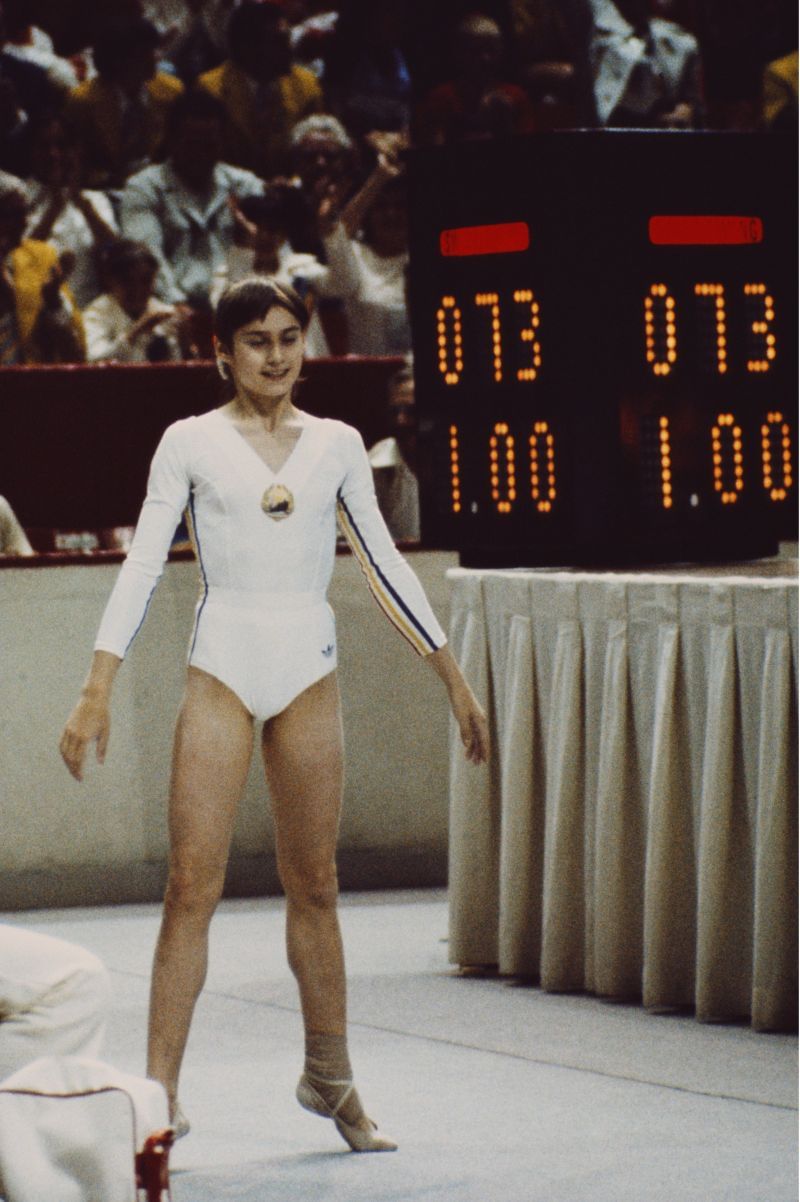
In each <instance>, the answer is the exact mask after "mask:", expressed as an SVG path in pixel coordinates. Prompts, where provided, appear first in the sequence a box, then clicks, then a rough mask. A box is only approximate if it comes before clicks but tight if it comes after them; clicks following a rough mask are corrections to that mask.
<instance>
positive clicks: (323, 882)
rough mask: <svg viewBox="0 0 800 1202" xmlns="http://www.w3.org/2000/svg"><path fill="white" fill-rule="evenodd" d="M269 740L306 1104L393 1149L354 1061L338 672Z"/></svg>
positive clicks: (362, 1141) (276, 726) (306, 695)
mask: <svg viewBox="0 0 800 1202" xmlns="http://www.w3.org/2000/svg"><path fill="white" fill-rule="evenodd" d="M262 742H263V750H264V766H265V771H266V775H267V780H268V783H269V787H270V793H271V796H272V804H273V809H274V814H275V837H276V850H277V857H278V871H279V873H280V878H281V883H282V885H283V888H284V891H285V893H286V943H287V951H288V956H289V964H290V966H291V969H292V972H293V973H294V975H295V977H296V978H297V983H298V986H299V989H300V1005H301V1009H302V1013H303V1023H304V1027H305V1034H306V1072H305V1074H304V1076H303V1079H302V1080H301V1086H300V1089H301V1090H303V1089H304V1088H305V1094H304V1097H303V1098H301V1101H302V1104H303V1105H304V1106H306V1107H307V1108H308V1109H313V1110H316V1111H317V1112H318V1113H320V1114H326V1115H328V1116H329V1117H334V1113H335V1116H336V1122H337V1127H338V1128H339V1131H340V1132H341V1133H342V1135H343V1136H344V1138H345V1139H347V1141H348V1143H350V1145H351V1147H355V1146H357V1145H363V1146H361V1147H360V1149H359V1150H363V1151H367V1150H369V1151H388V1150H390V1149H392V1148H394V1147H395V1146H396V1145H395V1144H393V1143H392V1142H391V1141H390V1140H386V1139H384V1138H383V1137H381V1136H379V1135H378V1134H377V1132H376V1131H375V1126H374V1124H373V1123H372V1122H371V1121H370V1119H368V1118H367V1116H366V1115H365V1114H364V1111H363V1108H362V1106H361V1102H360V1100H359V1098H358V1094H357V1093H356V1092H355V1090H354V1089H353V1088H352V1082H351V1080H350V1078H351V1076H352V1073H351V1070H350V1062H349V1058H348V1055H347V1043H346V1026H347V1005H346V984H345V970H344V953H343V950H342V936H341V932H340V929H339V918H338V915H337V911H336V904H337V899H338V884H337V879H336V840H337V836H338V832H339V817H340V814H341V807H342V787H343V754H342V723H341V713H340V707H339V688H338V683H337V680H336V676H335V674H333V673H331V674H330V675H329V676H326V677H324V678H323V679H322V680H320V681H318V682H317V683H316V684H314V685H312V686H311V687H310V688H309V689H306V690H305V692H303V693H301V695H300V696H299V697H297V698H296V699H295V700H294V701H293V702H292V704H291V705H290V706H288V707H287V709H285V710H284V711H283V713H281V714H278V715H277V716H276V717H275V718H273V719H271V720H270V721H269V722H267V723H265V725H264V731H263V735H262ZM310 1077H311V1078H312V1080H311V1081H310V1080H309V1078H310ZM304 1082H305V1087H304ZM298 1097H300V1093H298ZM354 1141H355V1142H354Z"/></svg>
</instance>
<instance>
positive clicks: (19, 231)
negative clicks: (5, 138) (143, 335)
mask: <svg viewBox="0 0 800 1202" xmlns="http://www.w3.org/2000/svg"><path fill="white" fill-rule="evenodd" d="M27 215H28V205H27V201H26V199H25V191H24V184H23V183H22V181H21V180H17V179H16V178H15V177H14V176H9V175H5V174H0V366H9V365H12V364H15V363H76V362H82V361H83V360H84V359H85V357H86V352H85V341H84V334H83V322H82V320H81V315H80V312H79V311H78V308H77V305H76V304H75V301H74V298H73V297H72V294H71V293H70V291H69V289H68V288H67V286H66V284H65V283H64V278H65V275H66V271H65V266H66V264H64V263H63V262H62V261H61V260H60V259H59V254H58V251H57V250H56V248H55V247H54V246H51V245H50V243H49V242H38V241H37V240H36V239H34V238H23V232H24V230H25V223H26V220H27Z"/></svg>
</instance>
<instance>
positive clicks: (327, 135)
mask: <svg viewBox="0 0 800 1202" xmlns="http://www.w3.org/2000/svg"><path fill="white" fill-rule="evenodd" d="M357 164H358V154H357V150H356V146H355V143H354V142H353V139H352V138H351V136H350V134H349V133H348V132H347V130H346V129H345V127H344V126H343V125H342V123H341V121H339V119H338V118H337V117H334V116H333V114H332V113H313V114H312V115H311V116H310V117H306V118H305V120H304V121H300V122H298V124H297V125H296V126H295V127H294V129H293V130H292V171H293V173H294V175H293V180H294V183H295V184H296V185H297V186H298V193H299V195H300V196H302V197H303V198H304V205H303V206H302V207H299V208H298V211H297V214H296V225H295V227H294V228H293V229H292V231H291V233H290V238H291V242H292V246H293V247H294V249H295V250H296V251H305V252H306V253H308V254H312V255H314V257H315V258H317V259H319V260H320V262H322V263H325V262H327V259H326V255H325V247H324V246H323V244H322V238H321V237H320V232H319V225H318V214H319V210H320V206H321V204H322V202H323V201H325V202H326V203H327V205H328V207H330V208H332V209H334V210H338V209H340V208H341V207H342V206H343V205H344V204H345V202H346V201H347V200H348V199H349V198H350V197H351V196H352V195H353V193H354V192H355V191H356V190H357ZM317 300H318V304H317V309H316V312H315V317H314V318H312V321H311V328H310V332H311V335H312V341H313V339H315V337H316V329H317V321H316V318H317V317H318V318H319V321H320V322H321V324H322V327H323V329H324V331H325V341H326V343H327V346H328V348H329V351H324V352H321V353H326V354H327V353H330V354H332V355H345V354H347V352H348V347H349V343H348V334H347V320H346V315H345V312H344V307H343V304H342V302H341V300H339V298H338V297H336V296H334V295H328V294H327V292H322V291H321V292H320V293H319V295H318V298H317Z"/></svg>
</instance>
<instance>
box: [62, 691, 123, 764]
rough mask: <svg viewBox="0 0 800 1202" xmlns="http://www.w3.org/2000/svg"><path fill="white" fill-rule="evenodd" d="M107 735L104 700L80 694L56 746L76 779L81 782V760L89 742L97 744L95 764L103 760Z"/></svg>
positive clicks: (107, 709)
mask: <svg viewBox="0 0 800 1202" xmlns="http://www.w3.org/2000/svg"><path fill="white" fill-rule="evenodd" d="M110 733H111V715H110V712H109V704H108V698H107V697H105V696H102V695H98V694H92V693H86V692H84V693H82V694H81V698H80V701H79V702H78V704H77V705H76V706H75V708H74V710H73V711H72V713H71V714H70V716H69V718H68V719H67V724H66V726H65V727H64V733H63V734H62V736H61V742H60V743H59V750H60V752H61V758H62V759H63V761H64V763H65V764H66V765H67V767H68V768H69V770H70V772H71V773H72V775H73V776H74V777H75V779H76V780H83V761H84V758H85V756H86V749H87V747H88V746H89V744H90V743H94V742H96V743H97V762H98V764H102V763H103V762H104V761H105V758H106V748H107V747H108V736H109V734H110Z"/></svg>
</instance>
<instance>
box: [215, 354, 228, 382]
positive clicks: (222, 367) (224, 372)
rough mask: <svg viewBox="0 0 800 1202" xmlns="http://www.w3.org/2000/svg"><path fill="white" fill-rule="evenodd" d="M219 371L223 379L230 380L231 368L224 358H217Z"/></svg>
mask: <svg viewBox="0 0 800 1202" xmlns="http://www.w3.org/2000/svg"><path fill="white" fill-rule="evenodd" d="M217 371H218V372H219V374H220V375H221V376H222V378H223V380H230V378H231V369H230V367H229V365H228V364H227V363H226V362H225V360H224V359H219V358H218V359H217Z"/></svg>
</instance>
